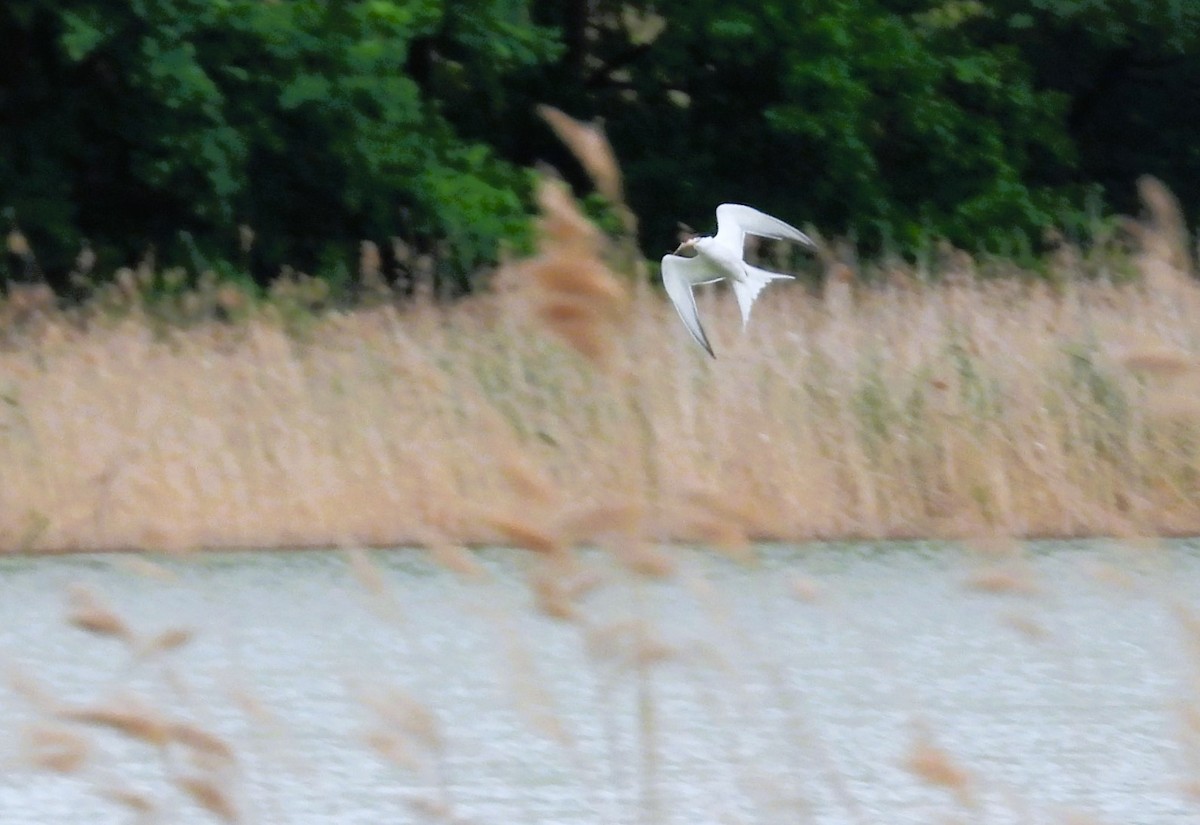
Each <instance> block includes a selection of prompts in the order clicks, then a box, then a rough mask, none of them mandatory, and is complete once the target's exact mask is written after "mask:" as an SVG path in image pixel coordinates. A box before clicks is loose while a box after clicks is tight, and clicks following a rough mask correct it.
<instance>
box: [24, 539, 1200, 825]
mask: <svg viewBox="0 0 1200 825" xmlns="http://www.w3.org/2000/svg"><path fill="white" fill-rule="evenodd" d="M676 555H677V560H678V563H679V571H678V574H677V575H676V576H674V577H672V578H670V579H668V580H665V581H659V582H651V583H646V582H640V581H638V580H636V579H633V578H632V577H630V576H627V575H623V574H621V573H620V571H618V570H617V569H616V568H615V567H614V566H613V565H612V564H611V563H609V562H608V561H607V560H606V559H605V557H603V556H601V555H599V554H596V555H593V556H591V557H589V559H588V562H589V564H590V565H592V566H593V567H594V570H595V571H597V575H598V581H599V582H600V583H601V585H600V586H598V587H597V588H596V589H594V590H593V591H591V592H589V593H588V595H586V596H585V597H583V605H584V610H583V611H582V616H583V619H582V620H581V621H579V622H564V621H559V620H555V619H553V618H550V617H547V616H545V615H543V614H542V613H540V612H538V611H537V610H536V609H535V608H534V607H533V597H532V595H531V592H530V589H529V587H528V586H527V572H528V570H529V567H530V559H529V557H528V556H526V555H524V554H521V553H519V552H516V551H504V550H496V551H488V552H484V553H482V554H481V555H480V559H481V560H482V562H483V564H484V566H485V568H486V569H487V571H488V573H489V576H488V577H487V580H486V581H483V582H468V581H463V580H461V579H460V578H458V577H456V576H455V575H454V574H453V573H451V572H448V571H445V570H442V569H441V568H439V567H437V566H436V565H435V564H433V563H432V562H431V561H430V560H429V559H428V558H427V557H426V556H424V555H423V554H421V553H420V552H418V551H412V550H397V551H393V552H387V553H383V552H381V553H375V554H372V555H371V559H372V560H373V562H374V564H375V565H376V566H377V568H378V570H379V571H380V573H381V576H380V577H379V580H378V581H375V580H372V578H371V575H369V574H368V575H367V576H366V579H365V581H364V578H363V575H362V574H361V571H360V575H359V576H358V577H356V576H355V575H354V574H353V572H352V570H351V567H350V565H349V564H348V562H347V559H346V557H345V556H344V555H342V554H340V553H336V552H303V553H301V552H296V553H259V554H256V553H244V554H213V555H206V556H198V557H192V558H188V559H183V560H161V563H162V565H163V566H164V567H165V569H166V571H167V572H168V574H169V575H167V576H166V577H162V576H158V575H148V573H147V571H144V570H131V569H129V568H128V566H127V560H122V559H121V558H101V557H70V558H47V559H24V558H20V559H16V558H14V559H3V560H0V596H2V597H0V666H2V667H4V668H5V670H6V671H7V672H8V674H9V675H10V677H11V678H12V679H13V680H14V681H15V682H16V683H17V684H18V687H13V688H10V689H8V690H6V691H5V692H0V702H2V703H3V704H2V706H3V708H4V714H3V716H2V717H0V733H2V734H3V735H2V736H0V764H2V765H3V766H4V771H3V773H2V774H0V822H3V823H5V825H25V823H30V825H32V823H47V822H64V823H65V822H89V823H121V822H131V821H139V819H138V815H137V814H135V812H133V811H131V809H130V808H128V807H126V806H123V805H121V804H119V803H115V802H113V801H112V800H111V799H109V798H108V796H107V795H110V794H111V793H112V792H114V791H116V790H121V791H128V790H133V791H136V792H138V793H140V794H142V795H143V796H144V797H145V799H146V800H148V801H151V802H152V803H153V804H154V805H155V806H156V808H157V814H156V816H157V817H158V819H157V820H155V819H154V818H153V817H143V819H142V820H140V821H162V822H181V823H189V822H211V821H215V820H214V817H213V815H212V814H211V813H206V812H204V811H203V810H201V809H200V808H199V807H198V806H197V805H195V804H194V803H193V802H192V801H191V800H189V799H188V798H186V796H185V795H184V794H182V793H181V792H179V790H178V789H177V787H176V786H175V785H173V784H172V777H174V776H178V775H189V776H205V777H216V778H218V779H219V786H220V787H221V788H222V789H223V792H225V793H227V794H228V795H229V797H230V799H231V800H232V801H233V802H234V804H236V806H237V809H238V812H239V816H240V817H241V818H242V820H244V821H247V822H262V823H284V822H297V823H309V822H314V823H315V822H338V823H355V822H361V823H372V825H374V823H379V822H389V823H393V822H395V823H403V822H421V821H429V820H430V819H431V818H432V820H433V821H438V819H439V817H442V818H443V819H444V818H447V817H449V816H453V817H457V818H458V819H460V820H465V821H472V822H481V823H489V822H490V823H510V822H546V823H576V822H578V823H597V822H639V821H654V822H679V823H697V822H789V823H790V822H814V823H831V825H833V824H835V823H837V824H840V823H859V822H888V823H903V822H912V823H927V822H934V821H956V822H957V821H962V822H987V823H1008V822H1012V823H1040V822H1046V823H1050V822H1063V821H1067V820H1068V818H1069V816H1070V815H1072V814H1083V815H1088V816H1093V817H1096V819H1097V821H1100V822H1147V823H1182V822H1195V821H1200V801H1198V800H1197V798H1196V797H1195V796H1189V788H1190V790H1191V792H1192V793H1193V794H1194V793H1195V788H1196V787H1197V782H1198V781H1200V739H1198V738H1197V734H1196V732H1195V731H1194V729H1193V730H1192V732H1191V733H1189V732H1188V731H1189V729H1188V728H1187V726H1186V720H1187V718H1188V715H1189V713H1191V712H1194V711H1195V710H1196V709H1197V708H1200V701H1198V700H1200V697H1198V696H1197V693H1196V684H1197V682H1196V679H1197V676H1200V652H1198V651H1200V648H1198V647H1197V638H1196V636H1195V635H1192V636H1189V631H1188V626H1189V625H1188V621H1189V619H1190V617H1191V615H1192V614H1191V611H1192V610H1193V609H1200V545H1198V544H1197V543H1195V542H1188V541H1175V542H1169V543H1164V544H1162V545H1161V546H1156V547H1140V548H1136V549H1134V548H1124V547H1121V546H1118V545H1114V544H1110V543H1102V542H1091V543H1047V544H1034V545H1031V546H1029V548H1027V552H1026V554H1025V558H1024V559H1023V560H1022V561H1021V562H1019V563H1018V564H1017V565H1016V566H1014V567H1012V568H1011V571H1012V572H1011V573H1008V572H1006V573H1003V574H1000V575H993V574H992V573H990V572H986V571H985V573H984V574H981V572H980V569H981V568H980V567H979V565H980V564H983V562H981V561H979V560H978V559H977V558H976V557H975V556H973V555H972V554H970V553H968V552H966V551H965V550H964V549H963V548H961V547H958V546H953V545H938V544H917V543H914V544H875V545H871V544H839V545H813V546H804V547H764V548H761V561H760V563H758V564H756V565H751V566H744V565H738V564H735V563H733V562H731V561H728V560H726V559H723V558H720V557H718V556H713V555H709V554H706V553H703V552H700V551H692V550H681V551H677V553H676ZM989 564H990V563H989ZM1006 569H1009V568H1006ZM972 583H974V585H976V586H972ZM981 584H982V585H984V586H985V587H984V589H981V587H980V586H978V585H981ZM80 585H82V586H84V587H86V588H88V589H90V590H91V591H93V592H95V593H96V594H98V595H100V596H101V597H102V598H103V599H105V600H106V602H107V603H108V604H109V605H111V606H112V607H113V609H114V610H115V611H116V612H117V613H118V614H119V615H120V616H121V617H122V618H123V619H124V620H125V621H126V622H127V623H128V624H129V626H130V627H132V628H133V629H134V630H135V632H136V633H137V634H138V635H139V637H140V638H149V637H151V636H152V635H153V634H155V633H157V632H160V631H163V630H166V629H170V628H189V629H191V630H193V631H194V635H193V637H192V640H191V642H190V643H188V644H186V645H184V646H183V647H181V648H179V649H177V650H173V651H171V652H169V653H166V654H161V655H149V656H143V657H141V658H135V657H133V656H132V655H131V652H130V650H129V648H128V646H126V645H123V644H122V643H120V642H118V641H115V640H113V639H108V638H101V637H97V636H95V635H91V634H88V633H85V632H83V631H81V630H80V629H78V628H76V627H73V626H71V625H70V624H69V623H68V622H67V621H66V616H67V593H68V591H69V589H70V588H71V587H72V586H80ZM986 587H991V588H992V590H988V589H986ZM1197 615H1200V612H1198V613H1197ZM1194 632H1195V631H1193V633H1194ZM639 645H640V647H639ZM635 649H640V650H641V651H642V652H643V655H642V656H640V657H639V656H636V655H632V653H633V651H634V650H635ZM30 684H34V685H36V686H39V688H38V689H40V690H42V691H44V693H45V694H46V695H47V697H48V698H47V699H46V700H45V701H42V702H39V700H38V699H37V695H36V690H34V689H31V688H30V687H29V685H30ZM21 685H23V686H21ZM129 695H136V696H137V697H139V701H142V702H143V703H144V704H145V705H146V706H148V707H153V708H154V709H156V710H157V711H159V712H161V713H162V714H164V715H168V716H170V718H172V719H176V720H182V721H186V722H187V723H188V724H190V725H193V726H194V727H196V728H198V729H202V730H205V731H208V732H211V733H213V734H215V735H217V736H219V737H221V738H222V739H223V740H224V741H225V742H227V743H228V744H229V745H230V746H231V747H232V748H233V750H234V752H235V755H236V756H235V758H236V762H235V764H234V765H232V766H230V765H226V764H218V765H215V766H214V765H213V764H211V762H212V760H211V759H210V760H209V761H208V762H203V761H201V763H200V764H194V763H195V762H196V760H195V754H194V753H193V752H192V751H191V750H189V749H188V748H186V747H180V746H178V745H172V746H170V747H166V748H157V747H154V746H152V745H148V744H145V743H143V742H138V741H132V740H130V739H129V738H128V737H125V736H122V735H120V734H117V733H113V732H111V731H103V730H92V729H89V728H87V727H83V726H79V725H75V726H72V727H71V729H72V730H75V731H78V732H80V733H82V734H84V735H85V736H86V737H87V740H88V742H89V743H90V748H91V750H90V756H89V759H88V760H87V762H86V763H85V764H84V766H83V767H82V769H81V770H79V771H77V772H73V773H69V774H65V775H64V774H58V773H53V772H47V771H37V770H33V769H31V768H30V767H28V764H27V761H28V760H27V759H26V756H27V754H26V749H25V748H24V747H23V745H22V741H23V740H22V737H23V736H25V732H26V731H27V730H28V729H29V726H31V725H32V726H35V727H36V726H38V725H44V724H46V720H47V719H48V718H49V717H51V716H53V714H54V713H55V712H56V711H57V710H59V709H61V708H63V707H82V706H89V705H94V704H96V703H100V702H105V701H111V697H114V696H129ZM398 697H400V698H398ZM39 704H40V705H41V706H39ZM414 707H416V708H424V709H426V710H427V712H428V716H423V715H422V713H423V712H422V711H420V710H418V711H414V710H413V708H414ZM922 743H924V744H922ZM394 745H400V746H402V748H403V752H398V751H395V750H391V751H388V750H387V749H388V748H389V747H391V746H394ZM922 747H925V748H927V750H926V751H924V752H925V753H930V752H934V753H939V754H945V756H946V758H947V759H948V760H949V762H948V764H950V765H952V766H953V768H954V769H955V770H959V771H962V772H963V773H962V776H963V777H965V779H963V781H961V782H960V781H958V780H954V781H953V782H952V784H951V786H948V787H941V786H938V785H936V784H934V783H930V782H928V781H922V779H921V778H920V777H919V776H917V775H915V774H914V773H913V772H912V771H911V770H910V769H909V768H910V764H909V763H910V761H911V759H912V756H913V754H914V752H919V749H920V748H922ZM381 748H383V750H384V751H387V753H381V750H380V749H381ZM928 748H934V749H936V750H935V751H929V750H928ZM388 754H390V757H389V755H388ZM935 761H936V760H935ZM950 778H951V779H954V777H953V775H952V776H951V777H950ZM447 812H449V813H447Z"/></svg>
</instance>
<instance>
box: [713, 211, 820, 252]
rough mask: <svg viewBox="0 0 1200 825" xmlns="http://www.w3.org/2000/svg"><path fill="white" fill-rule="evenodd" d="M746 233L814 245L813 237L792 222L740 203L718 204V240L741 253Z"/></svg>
mask: <svg viewBox="0 0 1200 825" xmlns="http://www.w3.org/2000/svg"><path fill="white" fill-rule="evenodd" d="M746 235H758V236H759V237H762V238H773V239H775V240H779V241H795V242H797V243H802V244H804V245H805V246H812V247H815V246H816V244H814V243H813V241H812V238H810V237H808V236H807V235H805V234H804V233H803V232H801V231H800V230H799V229H797V228H796V227H794V226H792V225H791V224H788V223H784V222H783V221H781V220H779V218H772V217H771V216H770V215H768V214H766V213H765V212H759V211H758V210H757V209H755V208H753V207H751V206H743V205H742V204H740V203H723V204H721V205H720V206H718V207H717V234H716V236H715V237H716V239H717V242H718V243H721V244H723V245H724V246H726V247H728V248H729V249H734V250H736V251H737V253H738V255H741V254H742V242H743V241H744V240H745V237H746Z"/></svg>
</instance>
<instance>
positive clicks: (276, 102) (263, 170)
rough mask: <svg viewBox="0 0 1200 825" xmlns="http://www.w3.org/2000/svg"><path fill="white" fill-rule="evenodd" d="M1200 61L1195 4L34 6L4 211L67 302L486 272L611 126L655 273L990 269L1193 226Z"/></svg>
mask: <svg viewBox="0 0 1200 825" xmlns="http://www.w3.org/2000/svg"><path fill="white" fill-rule="evenodd" d="M1198 47H1200V6H1197V5H1196V4H1192V3H1185V2H1181V1H1180V0H1096V2H1089V3H1079V2H1072V1H1071V0H995V2H987V3H984V2H977V1H976V0H767V2H762V1H761V0H754V2H751V0H719V1H718V0H687V1H686V2H685V0H656V2H643V1H641V0H633V1H630V2H621V0H474V2H471V3H465V2H460V1H456V0H391V1H389V0H347V2H343V3H327V2H324V1H323V0H288V2H263V0H130V2H129V3H124V4H111V3H107V2H103V0H66V1H65V2H59V3H47V2H38V0H9V2H7V3H5V4H4V5H3V6H0V139H2V140H3V145H4V147H5V151H4V152H3V153H0V207H3V208H5V209H6V210H7V212H8V213H9V215H10V216H11V219H12V220H13V221H14V223H15V224H17V225H19V226H20V228H21V230H22V231H23V232H24V233H25V235H26V236H27V237H28V238H29V239H30V241H31V242H32V245H33V247H34V248H35V250H36V251H37V254H38V256H39V260H40V262H41V264H42V268H43V269H44V270H45V271H46V272H47V273H49V274H51V276H52V277H54V276H55V273H61V272H62V271H65V269H66V268H67V267H68V266H69V263H70V261H71V260H73V258H74V255H75V252H76V250H77V249H78V248H79V244H80V242H81V239H82V238H85V237H87V238H90V239H91V240H92V243H93V246H94V247H95V248H96V249H97V251H98V252H99V253H100V254H101V257H102V258H105V259H107V260H108V261H109V263H110V264H115V263H116V262H117V260H116V259H119V260H128V259H132V258H135V257H137V256H139V255H141V254H144V252H145V250H146V249H147V248H151V247H153V248H154V249H156V250H157V252H158V254H159V255H160V256H165V257H172V256H175V257H181V258H183V259H184V261H185V262H187V260H186V256H189V255H190V256H196V255H200V256H202V257H205V258H206V259H207V258H211V259H226V260H237V237H238V233H237V227H239V226H245V227H249V228H250V229H252V230H253V232H254V235H255V237H256V239H257V240H256V246H255V256H256V258H255V261H254V262H252V263H255V265H256V266H257V267H258V270H259V272H258V274H259V276H260V277H267V276H269V275H270V274H272V273H273V271H274V270H277V268H278V267H279V266H280V265H281V264H284V263H287V264H291V265H294V266H297V267H301V268H305V269H307V270H309V271H317V272H321V271H325V270H329V269H331V268H333V267H335V266H336V265H337V263H338V262H339V261H342V262H345V261H348V260H350V258H351V256H353V255H354V254H356V249H357V244H358V241H359V240H361V239H374V240H376V241H381V242H382V241H385V240H386V239H387V238H388V237H390V236H401V237H404V238H406V239H407V240H409V241H410V242H415V243H417V244H426V245H430V246H436V247H437V248H438V249H439V250H442V255H441V257H442V265H443V267H444V268H446V269H447V270H453V271H454V272H458V273H469V272H471V271H473V270H474V269H476V268H478V267H479V266H480V265H482V264H485V263H487V262H488V261H491V260H494V259H495V257H496V255H497V254H498V250H499V248H500V246H501V244H502V243H505V242H507V243H515V244H520V243H522V241H523V238H524V236H525V233H526V231H527V214H528V211H529V193H530V182H531V179H532V176H533V174H534V172H533V171H532V170H533V167H534V166H535V165H536V164H537V163H538V162H539V161H543V160H545V161H549V162H550V163H552V164H554V165H556V166H558V167H560V168H562V169H563V170H564V172H565V173H566V174H567V175H568V177H570V178H572V179H578V180H579V181H580V182H581V181H582V178H581V176H579V173H578V170H577V169H576V168H575V167H574V166H573V165H572V161H571V160H570V158H569V157H568V156H566V155H565V154H564V153H563V150H562V149H561V147H559V146H557V145H556V144H555V142H554V138H553V136H552V135H551V133H550V131H549V130H548V129H546V128H545V125H544V124H543V123H541V122H540V121H539V120H538V119H537V117H536V114H535V107H536V106H537V104H539V103H548V104H552V105H555V106H557V107H559V108H561V109H563V110H564V111H566V112H568V113H571V114H573V115H575V116H578V117H583V118H593V117H598V118H602V119H603V121H604V124H605V127H606V130H607V133H608V134H609V137H610V138H611V140H612V141H613V143H614V146H615V147H616V150H617V154H618V157H619V158H620V159H621V161H622V165H623V168H624V171H625V175H626V184H627V192H628V197H629V201H630V203H631V205H632V206H633V208H634V210H635V212H637V213H638V214H639V216H641V218H642V228H643V240H644V245H645V247H646V248H647V251H648V252H649V253H651V254H654V253H656V252H657V251H658V250H659V249H660V248H662V247H664V246H667V245H669V243H670V242H671V240H672V239H673V237H674V227H675V222H676V221H685V222H687V223H690V224H692V225H694V226H696V227H697V228H703V227H707V226H708V225H710V224H711V221H712V209H713V206H715V204H717V203H720V202H722V201H730V200H732V201H745V202H749V203H752V204H754V205H756V206H759V207H761V208H763V209H766V210H767V211H770V212H773V213H776V214H779V215H781V216H786V217H787V219H789V220H790V221H792V222H794V223H803V222H808V221H811V222H812V223H814V224H816V225H817V226H819V227H821V228H822V229H825V230H827V231H830V232H853V233H854V234H855V235H856V236H857V237H858V238H859V239H860V240H862V241H864V242H866V243H868V244H879V243H892V244H895V245H897V246H899V247H900V248H902V249H903V248H907V247H910V246H911V245H913V244H915V243H917V242H918V241H919V240H920V239H921V238H922V237H924V236H926V235H928V234H938V235H942V236H945V237H948V238H950V239H951V240H953V241H955V242H956V243H958V244H960V245H962V246H966V247H968V248H975V247H979V246H987V245H994V244H997V243H999V242H1001V241H1003V239H1004V238H1005V237H1007V236H1009V235H1010V234H1011V233H1013V232H1015V231H1022V232H1028V231H1031V230H1036V229H1037V228H1039V227H1042V226H1045V225H1047V224H1050V223H1054V222H1057V221H1061V220H1063V219H1064V216H1065V215H1066V214H1068V213H1069V212H1070V211H1071V210H1079V209H1081V208H1082V205H1083V203H1084V199H1085V196H1086V194H1087V193H1088V192H1091V191H1097V190H1098V188H1101V187H1102V188H1103V189H1104V191H1106V192H1107V193H1108V197H1109V198H1110V200H1111V201H1112V202H1113V203H1115V204H1116V205H1118V206H1125V205H1126V204H1127V198H1128V193H1130V192H1131V191H1132V182H1133V179H1134V178H1135V177H1136V176H1137V175H1138V174H1142V173H1145V172H1150V173H1153V174H1156V175H1157V176H1159V177H1161V178H1162V179H1163V180H1164V181H1166V182H1167V184H1168V185H1170V186H1172V187H1174V188H1175V189H1176V190H1177V191H1178V192H1179V193H1180V194H1181V196H1182V198H1183V200H1184V203H1185V206H1187V207H1192V206H1194V205H1195V204H1196V202H1197V199H1200V139H1198V138H1200V99H1198V98H1200V48H1198ZM10 274H11V273H10Z"/></svg>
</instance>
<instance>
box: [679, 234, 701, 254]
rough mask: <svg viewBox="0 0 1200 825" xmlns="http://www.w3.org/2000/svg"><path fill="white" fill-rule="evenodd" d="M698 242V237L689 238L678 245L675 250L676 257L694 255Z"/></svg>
mask: <svg viewBox="0 0 1200 825" xmlns="http://www.w3.org/2000/svg"><path fill="white" fill-rule="evenodd" d="M699 241H700V237H699V236H695V237H691V238H688V239H687V240H685V241H684V242H683V243H681V244H679V248H678V249H676V250H675V254H676V255H695V254H696V244H697V243H698V242H699Z"/></svg>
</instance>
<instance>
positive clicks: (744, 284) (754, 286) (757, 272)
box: [731, 264, 796, 328]
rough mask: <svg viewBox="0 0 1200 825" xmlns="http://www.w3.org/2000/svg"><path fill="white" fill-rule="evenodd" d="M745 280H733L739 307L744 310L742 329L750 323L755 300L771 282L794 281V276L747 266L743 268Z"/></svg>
mask: <svg viewBox="0 0 1200 825" xmlns="http://www.w3.org/2000/svg"><path fill="white" fill-rule="evenodd" d="M742 273H743V274H744V275H745V278H744V279H736V278H734V279H731V280H732V282H733V292H734V294H735V295H737V302H738V306H739V307H741V310H742V327H743V328H744V327H745V326H746V324H748V323H750V307H752V306H754V299H755V298H757V297H758V293H760V292H762V288H763V287H764V286H766V285H767V284H768V283H769V282H770V281H774V280H779V279H783V278H787V279H792V278H795V277H796V276H794V275H784V274H782V273H780V272H771V271H770V270H767V269H759V268H758V267H757V266H750V264H745V265H743V267H742Z"/></svg>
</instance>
